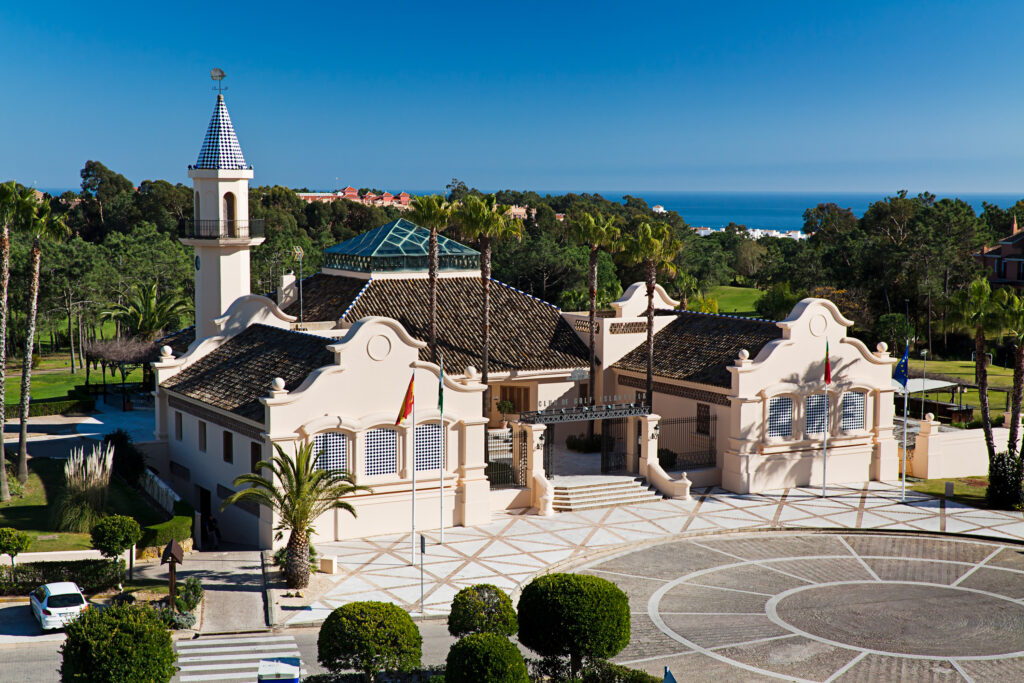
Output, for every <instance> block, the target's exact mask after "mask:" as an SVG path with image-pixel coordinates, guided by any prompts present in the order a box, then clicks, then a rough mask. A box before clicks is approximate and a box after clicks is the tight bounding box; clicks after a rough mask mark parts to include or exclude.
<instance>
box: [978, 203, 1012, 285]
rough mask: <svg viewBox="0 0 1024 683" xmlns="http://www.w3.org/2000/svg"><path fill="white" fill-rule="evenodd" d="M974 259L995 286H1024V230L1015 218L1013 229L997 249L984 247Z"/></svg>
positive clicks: (1000, 241)
mask: <svg viewBox="0 0 1024 683" xmlns="http://www.w3.org/2000/svg"><path fill="white" fill-rule="evenodd" d="M974 257H975V258H976V259H978V260H979V261H981V264H982V265H983V266H984V267H985V275H986V277H988V281H989V283H991V284H993V285H1010V286H1012V287H1022V286H1024V230H1021V229H1020V228H1019V227H1018V226H1017V216H1016V215H1014V217H1013V229H1012V232H1010V234H1009V235H1008V236H1007V237H1004V238H1003V239H1001V240H999V244H998V245H997V246H995V247H984V248H983V251H982V252H981V253H980V254H975V255H974Z"/></svg>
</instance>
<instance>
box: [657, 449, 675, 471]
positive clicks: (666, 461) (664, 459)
mask: <svg viewBox="0 0 1024 683" xmlns="http://www.w3.org/2000/svg"><path fill="white" fill-rule="evenodd" d="M678 459H679V456H678V455H676V452H675V451H673V450H670V449H668V448H659V449H658V464H659V465H661V469H663V470H672V469H675V467H676V460H678Z"/></svg>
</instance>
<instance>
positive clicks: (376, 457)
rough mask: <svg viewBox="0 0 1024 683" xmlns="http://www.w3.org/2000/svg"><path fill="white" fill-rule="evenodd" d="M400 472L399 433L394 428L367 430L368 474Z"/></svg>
mask: <svg viewBox="0 0 1024 683" xmlns="http://www.w3.org/2000/svg"><path fill="white" fill-rule="evenodd" d="M397 472H398V433H397V432H396V431H395V430H393V429H371V430H369V431H368V432H366V476H368V477H373V476H376V475H380V474H395V473H397Z"/></svg>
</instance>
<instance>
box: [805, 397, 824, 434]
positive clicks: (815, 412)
mask: <svg viewBox="0 0 1024 683" xmlns="http://www.w3.org/2000/svg"><path fill="white" fill-rule="evenodd" d="M804 414H805V416H806V422H807V427H806V429H805V430H804V431H806V432H807V433H808V434H824V433H825V427H826V424H827V422H828V401H826V399H825V394H811V395H810V396H808V397H807V398H805V399H804Z"/></svg>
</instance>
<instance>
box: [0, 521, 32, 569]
mask: <svg viewBox="0 0 1024 683" xmlns="http://www.w3.org/2000/svg"><path fill="white" fill-rule="evenodd" d="M30 545H32V537H31V536H29V535H28V534H26V533H25V532H24V531H18V530H17V529H12V528H11V527H4V528H3V529H0V555H10V556H11V566H12V567H13V566H14V558H15V557H17V556H18V553H23V552H25V551H26V550H28V548H29V546H30Z"/></svg>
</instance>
